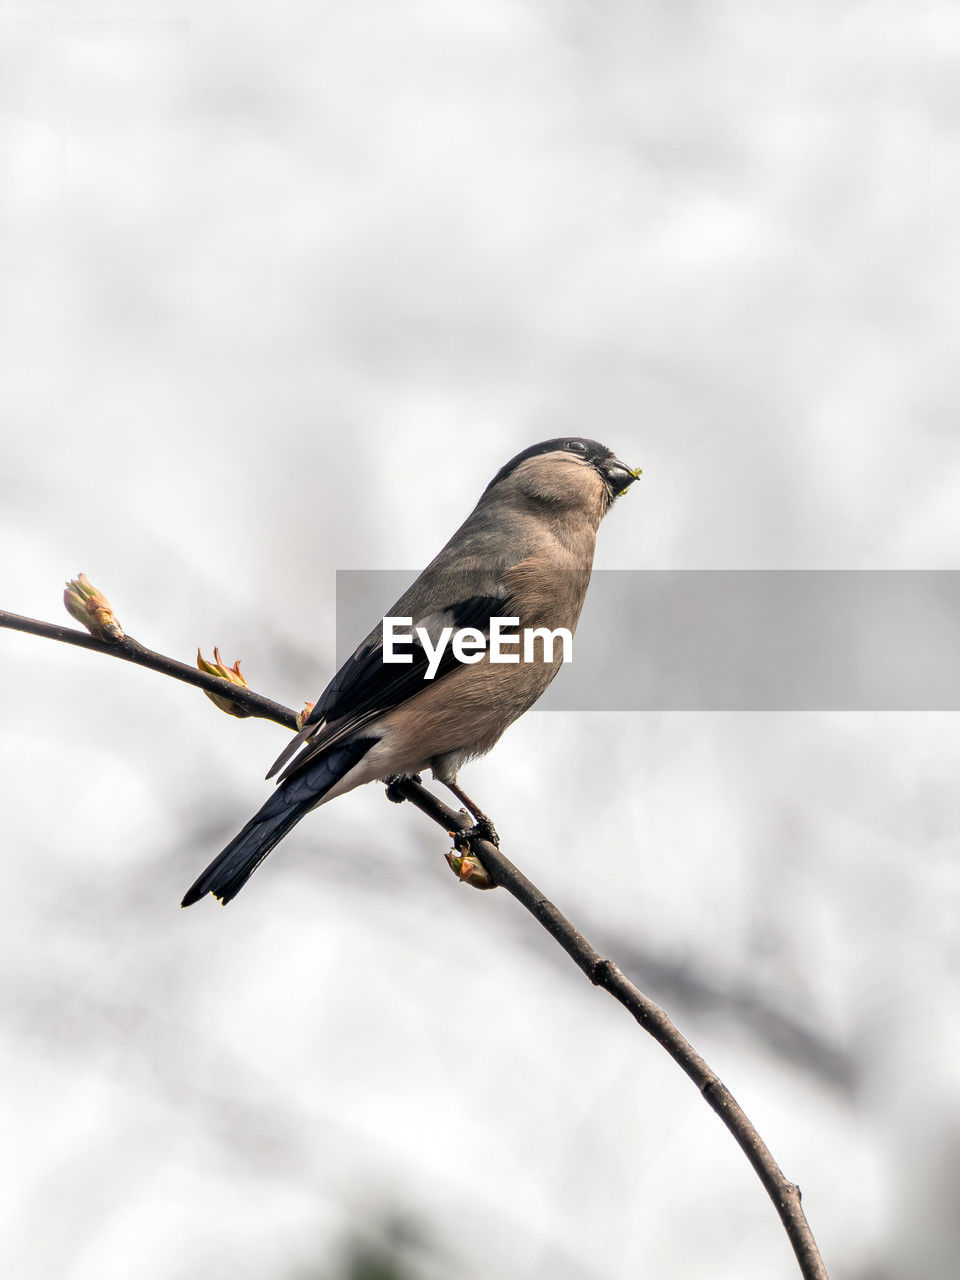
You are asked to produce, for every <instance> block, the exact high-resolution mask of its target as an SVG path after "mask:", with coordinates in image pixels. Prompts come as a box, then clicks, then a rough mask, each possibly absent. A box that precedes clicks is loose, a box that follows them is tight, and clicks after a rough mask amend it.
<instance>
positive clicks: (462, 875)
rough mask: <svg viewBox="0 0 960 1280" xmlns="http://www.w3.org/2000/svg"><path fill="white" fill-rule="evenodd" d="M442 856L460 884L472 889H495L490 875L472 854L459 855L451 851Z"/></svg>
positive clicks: (453, 850)
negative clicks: (469, 886) (467, 885)
mask: <svg viewBox="0 0 960 1280" xmlns="http://www.w3.org/2000/svg"><path fill="white" fill-rule="evenodd" d="M443 856H444V857H445V858H446V860H447V865H448V866H449V868H450V870H451V871H452V872H453V874H454V875H455V876H456V877H457V879H458V880H459V881H460V883H461V884H469V885H471V886H472V887H473V888H474V889H494V888H496V885H495V884H494V882H493V880H492V879H491V877H490V873H489V872H488V871H487V870H486V868H485V867H484V866H483V863H482V862H481V861H480V859H479V858H475V857H474V856H473V854H472V853H463V854H461V853H457V851H456V850H455V849H451V850H450V852H449V853H445V854H444V855H443Z"/></svg>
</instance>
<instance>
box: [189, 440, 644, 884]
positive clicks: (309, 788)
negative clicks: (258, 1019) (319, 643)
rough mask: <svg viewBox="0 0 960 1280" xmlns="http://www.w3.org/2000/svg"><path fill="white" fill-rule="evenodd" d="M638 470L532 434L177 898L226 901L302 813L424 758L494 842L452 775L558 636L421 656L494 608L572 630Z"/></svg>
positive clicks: (508, 709) (481, 622)
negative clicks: (616, 507)
mask: <svg viewBox="0 0 960 1280" xmlns="http://www.w3.org/2000/svg"><path fill="white" fill-rule="evenodd" d="M639 475H640V471H639V470H636V469H634V468H631V467H628V466H627V464H626V463H625V462H622V461H621V460H620V459H619V458H618V457H616V456H615V454H614V453H613V452H612V451H611V450H610V449H608V448H607V447H606V445H603V444H600V443H599V442H598V441H596V440H588V439H584V438H580V437H564V438H558V439H553V440H544V441H541V442H540V443H539V444H533V445H531V446H530V447H529V448H526V449H524V450H523V451H522V452H520V453H518V454H517V455H516V456H515V457H513V458H511V459H510V461H509V462H507V463H506V464H505V465H504V466H502V467H501V468H500V470H499V471H498V472H497V474H496V475H495V476H494V477H493V479H492V480H491V481H490V483H489V484H488V485H487V487H486V488H485V489H484V491H483V493H482V494H481V495H480V499H479V501H478V502H477V505H476V506H475V507H474V509H473V510H472V511H471V513H470V515H469V516H467V518H466V520H465V521H464V522H463V524H462V525H461V526H460V527H459V528H458V529H457V531H456V532H455V533H454V534H453V536H452V537H451V538H450V540H449V541H448V542H447V543H446V545H445V546H444V547H443V549H442V550H441V551H440V552H439V553H438V555H437V556H436V557H435V558H434V559H433V560H432V561H431V562H430V564H428V565H427V567H426V568H425V569H424V570H423V572H422V573H421V574H420V576H419V577H418V578H417V579H416V581H415V582H414V583H413V584H412V586H411V587H410V588H409V589H408V590H407V591H406V592H404V594H403V595H402V596H401V597H400V599H399V600H398V601H397V602H396V604H395V605H394V606H393V608H392V609H391V610H390V613H389V614H387V615H384V618H383V619H381V620H380V622H379V623H378V624H377V625H376V626H375V627H374V628H373V630H372V631H371V632H370V633H369V634H368V635H367V636H366V637H365V638H364V639H363V640H362V641H361V642H360V644H359V645H358V646H357V648H356V650H355V651H354V653H353V654H352V655H351V656H350V657H349V658H348V659H347V660H346V661H345V662H344V664H343V666H342V667H341V668H340V669H339V671H338V672H337V673H336V675H335V676H334V677H333V679H332V680H331V681H330V683H329V684H328V685H327V687H326V689H325V690H324V692H323V693H322V694H321V696H320V698H319V699H318V701H317V702H316V704H315V705H314V707H313V709H312V711H311V712H310V714H309V716H308V717H306V719H305V720H304V722H303V725H302V728H301V729H300V731H299V733H297V734H296V735H295V736H294V737H293V739H292V740H291V741H290V742H289V743H288V744H287V746H286V747H285V748H284V750H283V751H282V752H281V754H280V756H279V757H278V759H277V760H276V761H275V762H274V764H273V766H272V767H271V769H270V770H269V772H268V773H267V777H268V778H271V777H274V776H276V779H277V783H276V789H275V790H274V791H273V792H272V793H271V795H270V798H269V799H268V800H267V801H266V803H265V804H264V805H263V806H262V807H261V808H260V810H259V811H258V812H257V813H256V814H255V815H254V816H253V817H252V818H251V819H250V821H249V822H248V823H247V824H246V826H244V827H243V829H242V830H241V831H240V832H238V834H237V835H236V836H235V837H234V838H233V839H232V840H231V841H230V843H229V844H228V845H227V846H226V848H224V849H223V850H222V852H221V853H219V854H218V855H217V857H216V858H215V859H214V860H213V862H211V863H210V865H209V866H208V867H207V868H206V870H205V871H203V872H202V874H201V875H200V876H198V878H197V879H196V881H195V882H194V883H193V884H192V885H191V887H190V888H189V889H188V890H187V892H186V894H185V895H184V898H183V901H182V904H181V905H182V906H184V907H187V906H190V905H192V904H193V903H195V902H197V901H199V900H200V899H201V898H203V897H205V896H206V895H207V894H208V893H209V894H212V895H213V896H214V897H215V898H217V899H219V901H220V902H221V903H223V904H226V903H228V902H230V901H231V900H232V899H233V898H234V897H235V896H236V895H237V893H238V892H239V891H240V889H241V888H242V887H243V886H244V885H245V884H246V882H247V880H249V878H250V876H251V875H252V874H253V872H254V871H255V870H256V869H257V867H258V866H259V865H260V864H261V862H262V861H263V860H264V858H265V857H266V856H267V854H268V853H270V851H271V850H272V849H273V848H275V846H276V845H277V844H278V843H279V842H280V841H281V840H282V839H283V838H284V837H285V836H286V835H287V834H288V833H289V832H290V831H291V830H292V829H293V827H294V826H296V824H297V823H298V822H299V821H300V820H301V819H302V818H303V817H305V816H306V815H307V814H308V813H309V812H310V811H311V810H312V809H315V808H317V807H318V806H319V805H322V804H326V803H327V802H328V801H330V800H333V799H335V798H336V797H337V796H342V795H344V794H345V793H346V792H347V791H352V790H353V789H354V788H355V787H358V786H361V785H362V784H364V783H367V782H374V781H380V782H385V783H387V784H388V785H389V784H390V783H391V782H396V781H397V780H398V779H401V778H406V777H415V776H417V775H419V774H421V773H422V772H424V771H426V770H427V769H430V770H431V772H432V775H433V777H434V778H435V779H436V781H438V782H440V783H441V784H443V785H444V786H445V787H446V788H447V789H448V790H449V791H451V792H452V793H453V794H454V795H455V796H456V797H457V799H458V800H459V801H460V802H461V804H462V805H464V806H465V808H466V809H467V810H468V812H469V813H470V815H471V816H472V817H473V819H474V820H475V823H476V828H475V830H478V831H479V832H480V833H481V834H484V835H486V836H487V837H488V838H493V839H494V840H496V838H497V837H496V830H495V828H494V827H493V824H492V822H491V821H490V819H489V818H488V817H487V816H486V814H485V813H484V812H483V810H481V809H480V808H479V807H478V806H477V805H476V804H475V803H474V802H473V800H471V799H470V797H469V796H468V795H467V794H466V793H465V792H464V791H463V789H462V788H461V787H460V785H459V781H458V774H459V771H460V769H461V767H462V766H463V765H464V764H465V763H466V762H467V761H468V760H471V759H474V758H476V757H478V756H482V755H484V754H486V752H488V751H489V750H490V749H491V747H493V745H494V744H495V743H496V742H497V741H498V739H499V738H500V736H501V735H502V734H503V732H504V730H506V729H507V727H508V726H509V725H511V724H512V723H513V722H514V721H515V720H516V719H517V718H518V717H519V716H521V715H522V714H523V713H524V712H525V711H527V710H528V709H529V708H530V707H531V706H532V705H533V704H534V703H535V702H536V701H537V699H538V698H539V697H540V695H541V694H542V693H543V692H544V690H545V689H546V688H547V686H548V685H549V684H550V682H551V681H552V680H553V678H554V677H555V676H556V674H557V672H558V671H559V669H560V667H561V665H562V663H563V652H562V651H561V652H560V653H559V654H558V653H557V648H558V646H557V645H556V644H553V645H552V649H551V652H550V653H549V655H548V653H547V652H546V646H545V645H544V647H543V651H542V653H541V657H540V659H539V660H536V656H535V652H534V659H533V660H531V661H525V660H520V661H517V660H516V659H513V660H510V659H507V658H502V659H501V660H500V661H493V660H492V658H493V657H495V656H496V655H495V653H492V652H491V647H490V646H488V647H487V648H486V649H485V650H481V651H480V652H472V653H470V654H469V655H468V654H467V651H466V648H465V647H464V648H462V649H461V651H460V656H458V653H457V651H456V646H454V645H450V644H448V645H447V646H446V648H444V649H443V652H442V654H440V656H439V659H437V658H436V657H435V658H434V660H433V662H432V663H431V660H430V657H429V651H430V649H431V648H432V649H433V651H434V652H435V653H436V652H437V651H438V644H439V640H440V639H441V638H442V635H443V631H444V629H445V628H451V629H455V630H456V629H459V630H461V631H463V629H465V628H473V629H474V631H473V632H472V633H471V634H472V635H473V638H474V640H477V638H478V633H479V639H480V642H481V643H486V641H487V640H488V639H489V636H490V633H491V619H502V618H510V619H517V620H518V623H519V628H521V629H524V630H527V629H533V628H537V627H545V628H547V629H549V630H551V631H555V630H557V629H560V628H562V629H566V630H568V631H569V633H570V636H571V638H572V635H573V632H574V630H575V629H576V625H577V621H578V619H579V617H580V612H581V609H582V607H583V602H584V597H585V595H586V591H587V586H588V584H589V581H590V575H591V572H592V569H593V556H594V547H595V543H596V536H597V530H598V528H599V525H600V521H601V520H602V519H603V517H604V516H605V515H606V513H607V512H608V511H609V509H610V507H611V506H612V504H613V503H614V501H615V500H616V499H617V498H618V497H620V496H621V495H622V494H624V493H626V491H627V489H628V488H629V487H630V485H631V484H633V482H634V480H636V479H637V477H638V476H639ZM386 618H392V619H397V620H410V621H411V622H412V624H413V626H412V627H411V628H410V630H411V633H412V635H413V638H412V639H411V640H410V642H409V644H408V645H407V650H406V651H407V653H408V659H409V660H407V661H401V660H400V659H399V658H397V657H396V656H394V657H393V660H392V661H387V658H388V657H389V656H390V654H389V653H385V652H384V635H385V619H386ZM497 625H499V624H497ZM417 628H419V629H420V635H421V636H422V640H421V639H418V637H417ZM494 629H495V628H494ZM449 634H450V633H449V632H448V633H447V635H448V638H449ZM464 634H466V632H465V631H464ZM424 641H426V644H424ZM395 653H396V651H394V654H395ZM518 656H519V655H518ZM431 665H432V667H433V676H432V677H431V678H427V676H428V671H429V669H430V667H431Z"/></svg>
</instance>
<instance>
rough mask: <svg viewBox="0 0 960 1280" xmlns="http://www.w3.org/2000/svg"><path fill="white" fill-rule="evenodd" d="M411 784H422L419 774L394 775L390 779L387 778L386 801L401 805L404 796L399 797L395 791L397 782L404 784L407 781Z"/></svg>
mask: <svg viewBox="0 0 960 1280" xmlns="http://www.w3.org/2000/svg"><path fill="white" fill-rule="evenodd" d="M408 778H409V779H410V780H411V781H412V782H422V781H423V779H422V778H421V777H420V775H419V773H395V774H394V775H393V777H392V778H387V799H388V800H392V801H393V803H394V804H403V802H404V800H406V798H407V797H406V796H404V795H401V794H400V792H399V791H398V790H397V783H398V782H406V781H407V779H408Z"/></svg>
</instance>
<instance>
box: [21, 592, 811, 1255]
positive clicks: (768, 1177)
mask: <svg viewBox="0 0 960 1280" xmlns="http://www.w3.org/2000/svg"><path fill="white" fill-rule="evenodd" d="M0 627H6V628H9V629H11V630H14V631H23V632H26V633H28V634H30V635H36V636H43V637H46V638H47V639H49V640H58V641H61V642H62V643H65V644H74V645H79V646H80V647H81V648H84V649H93V650H95V651H97V652H98V653H106V654H110V655H111V656H113V657H115V658H122V659H123V660H124V661H126V662H132V663H135V664H136V665H138V666H141V667H148V668H149V669H150V670H152V671H158V672H159V673H160V674H161V675H166V676H171V677H172V678H173V679H175V680H182V681H184V682H185V683H187V684H191V685H194V686H196V687H197V688H199V689H203V690H205V691H207V692H210V693H215V694H217V695H218V697H221V698H228V699H230V700H231V701H233V702H234V703H236V705H237V706H238V707H241V708H242V709H243V710H244V711H245V712H246V713H247V714H248V715H250V716H256V717H259V718H260V719H264V720H272V721H274V723H276V724H279V725H282V726H283V727H284V728H285V729H294V728H295V727H296V715H295V713H294V712H293V711H291V710H290V708H289V707H284V706H282V705H281V704H280V703H278V702H273V701H271V700H270V699H269V698H265V697H263V696H262V695H261V694H258V693H254V692H253V690H252V689H246V688H241V687H239V686H237V685H234V684H231V683H229V682H228V681H226V680H223V679H221V678H220V677H218V676H210V675H206V674H205V673H203V672H201V671H198V670H197V669H196V668H195V667H190V666H188V665H187V664H186V663H183V662H178V661H177V660H176V659H174V658H168V657H165V656H164V655H163V654H159V653H155V652H154V651H153V650H152V649H147V648H145V647H144V646H143V645H141V644H139V643H138V642H137V641H136V640H133V639H132V638H131V637H130V636H124V637H122V638H121V639H119V640H115V641H112V640H101V639H98V638H96V637H95V636H92V635H88V634H87V633H86V632H85V631H78V630H76V629H75V628H73V627H62V626H58V625H56V624H54V623H50V622H40V621H38V620H36V619H34V618H23V617H20V616H19V615H17V614H14V613H7V612H4V611H2V610H0ZM391 791H392V793H393V796H392V798H403V799H405V800H409V801H410V803H411V804H413V805H415V806H416V807H417V808H418V809H419V810H420V811H421V812H422V813H424V814H426V816H427V817H428V818H430V819H431V820H432V821H433V822H436V823H437V824H438V825H439V826H440V827H442V828H443V829H444V831H446V832H448V833H449V834H451V835H457V834H458V833H463V832H465V831H467V830H468V829H469V828H470V826H471V820H470V819H469V818H468V817H466V816H465V815H464V814H463V813H462V812H459V813H458V812H456V811H455V810H453V809H451V808H450V807H449V806H448V805H446V804H444V803H443V801H442V800H440V799H438V798H437V797H436V796H435V795H433V793H432V792H430V791H428V790H427V788H426V787H424V786H423V785H422V783H419V782H416V781H415V780H414V779H412V778H404V779H400V780H398V781H397V782H395V783H393V784H392V787H391ZM468 838H469V843H470V851H471V853H473V854H474V856H475V857H476V858H477V859H478V860H479V862H480V863H481V864H482V866H483V868H484V870H485V871H486V872H487V874H488V875H489V876H490V877H491V879H492V880H493V881H494V883H495V884H497V885H499V886H501V887H502V888H504V889H506V890H507V892H508V893H510V894H512V895H513V897H514V898H516V900H517V901H518V902H519V903H520V905H521V906H522V907H525V908H526V910H527V911H529V912H530V914H531V915H532V916H533V917H534V918H535V919H536V920H537V921H538V922H539V923H540V924H541V925H542V926H543V927H544V929H546V931H547V932H548V933H549V934H550V936H551V937H552V938H553V939H554V940H555V941H556V942H557V943H559V945H560V946H561V947H562V948H563V949H564V951H566V953H567V955H568V956H570V958H571V959H572V960H573V962H574V963H575V964H576V965H577V967H578V968H579V969H581V970H582V971H583V973H585V974H586V976H587V977H588V978H589V979H590V981H591V982H592V983H593V984H594V986H597V987H602V988H603V990H604V991H607V992H609V994H610V995H611V996H613V998H614V999H615V1000H617V1001H619V1003H620V1004H622V1005H623V1007H624V1008H625V1009H626V1010H627V1011H628V1013H630V1014H631V1015H632V1016H633V1017H634V1018H635V1019H636V1021H637V1022H638V1023H639V1024H640V1026H641V1027H643V1029H644V1030H645V1031H647V1032H648V1033H649V1034H650V1035H651V1036H653V1038H654V1039H655V1040H656V1041H657V1043H658V1044H660V1045H661V1046H662V1047H663V1048H664V1049H666V1051H667V1053H668V1054H669V1055H670V1057H671V1058H672V1059H673V1060H674V1062H676V1063H677V1065H678V1066H679V1067H681V1068H682V1070H683V1071H685V1072H686V1074H687V1075H688V1076H689V1077H690V1079H691V1080H692V1081H693V1082H694V1084H696V1086H697V1088H698V1089H699V1090H700V1092H701V1093H702V1095H703V1097H704V1098H705V1099H706V1101H707V1103H708V1104H709V1105H710V1107H712V1109H713V1110H714V1111H715V1112H716V1113H717V1115H718V1116H719V1117H720V1119H721V1120H722V1121H723V1123H724V1124H725V1125H726V1127H727V1128H728V1129H729V1131H730V1133H731V1134H732V1135H733V1137H734V1138H735V1139H736V1141H737V1143H738V1145H739V1146H740V1148H741V1150H742V1151H743V1152H744V1154H745V1155H746V1157H747V1159H748V1160H749V1161H750V1163H751V1165H752V1166H753V1168H754V1170H755V1171H756V1173H757V1176H758V1177H759V1179H760V1181H761V1183H762V1184H763V1187H764V1189H765V1190H766V1192H767V1195H768V1196H769V1197H770V1199H771V1200H772V1201H773V1204H774V1207H775V1208H776V1210H777V1213H778V1214H779V1215H780V1220H781V1222H782V1223H783V1226H784V1229H785V1231H786V1233H787V1236H788V1238H789V1240H790V1243H791V1245H792V1247H793V1251H794V1253H795V1255H796V1258H797V1262H798V1263H799V1266H800V1272H801V1275H802V1276H803V1277H804V1280H828V1276H827V1271H826V1268H825V1267H824V1264H823V1261H822V1259H821V1257H820V1252H819V1250H818V1249H817V1244H816V1241H815V1239H814V1236H813V1232H812V1231H811V1229H810V1225H809V1223H808V1222H807V1218H806V1215H805V1213H804V1211H803V1207H802V1205H801V1202H800V1188H799V1187H797V1186H796V1185H795V1184H794V1183H792V1182H790V1181H789V1179H788V1178H786V1177H785V1176H784V1174H783V1172H782V1170H781V1169H780V1167H779V1165H778V1164H777V1162H776V1161H775V1160H774V1158H773V1156H772V1155H771V1153H770V1150H769V1148H768V1147H767V1145H766V1143H765V1142H764V1141H763V1139H762V1138H761V1137H760V1135H759V1133H758V1132H757V1130H756V1129H755V1128H754V1126H753V1124H752V1123H751V1122H750V1120H749V1119H748V1118H747V1116H746V1114H745V1113H744V1111H743V1109H742V1107H741V1106H740V1105H739V1103H738V1102H737V1101H736V1099H735V1098H734V1097H733V1095H732V1094H731V1092H730V1090H729V1089H728V1088H727V1087H726V1085H724V1083H723V1082H722V1081H721V1080H720V1079H719V1078H718V1077H717V1075H716V1074H715V1073H714V1072H713V1071H712V1070H711V1069H710V1067H709V1066H708V1065H707V1063H706V1062H705V1061H704V1059H703V1058H701V1056H700V1055H699V1054H698V1053H697V1052H696V1050H695V1049H694V1048H693V1046H692V1045H691V1044H690V1043H689V1041H687V1040H686V1039H685V1038H684V1037H683V1036H682V1035H681V1034H680V1032H679V1031H678V1030H677V1028H676V1027H675V1026H674V1025H673V1023H672V1022H671V1021H670V1019H669V1018H668V1017H667V1015H666V1014H665V1013H664V1011H663V1010H662V1009H661V1008H660V1007H659V1005H657V1004H655V1003H654V1002H653V1001H652V1000H651V999H649V997H648V996H645V995H644V994H643V992H642V991H640V990H639V988H637V987H636V986H634V984H633V983H632V982H631V981H630V980H629V979H628V978H627V977H626V976H625V974H624V973H623V972H622V970H621V969H620V968H619V967H618V966H617V965H616V964H614V963H612V962H611V961H610V960H606V959H604V958H603V956H601V955H600V953H599V952H598V951H597V950H596V949H595V948H594V947H593V946H591V944H590V943H589V942H588V941H587V939H586V938H585V937H584V936H583V935H582V934H581V933H580V932H579V930H577V929H576V928H574V926H573V925H572V924H571V923H570V921H569V920H568V919H567V918H566V916H564V915H563V914H562V913H561V912H560V911H559V910H558V909H557V907H555V906H554V904H553V903H552V902H551V901H550V899H549V898H547V897H546V896H545V895H544V894H543V893H542V892H541V891H540V890H539V889H538V888H537V886H536V885H535V884H533V883H532V881H530V880H528V879H527V877H526V876H525V875H524V874H523V873H522V872H521V871H519V870H518V869H517V868H516V867H515V866H514V865H513V863H512V862H510V860H509V859H508V858H506V857H505V856H504V855H503V853H502V852H501V851H500V850H499V849H498V848H497V847H496V846H495V845H493V844H491V843H490V842H489V841H487V840H483V839H481V838H480V837H479V836H476V835H474V836H470V837H468Z"/></svg>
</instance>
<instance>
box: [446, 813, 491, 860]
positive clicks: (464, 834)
mask: <svg viewBox="0 0 960 1280" xmlns="http://www.w3.org/2000/svg"><path fill="white" fill-rule="evenodd" d="M462 812H463V810H461V813H462ZM451 835H452V836H453V843H454V846H455V848H457V849H462V850H463V851H464V852H469V850H470V848H471V846H472V844H473V842H474V840H486V841H487V842H488V843H489V844H492V845H495V846H496V847H497V848H498V849H499V848H500V837H499V836H498V835H497V829H496V827H495V826H494V825H493V823H492V822H491V821H490V819H489V818H478V819H477V820H476V822H475V823H474V824H473V826H472V827H466V828H465V829H464V830H463V831H453V832H451Z"/></svg>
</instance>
